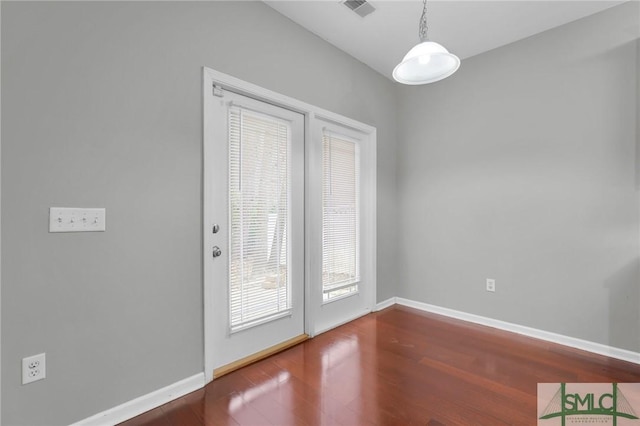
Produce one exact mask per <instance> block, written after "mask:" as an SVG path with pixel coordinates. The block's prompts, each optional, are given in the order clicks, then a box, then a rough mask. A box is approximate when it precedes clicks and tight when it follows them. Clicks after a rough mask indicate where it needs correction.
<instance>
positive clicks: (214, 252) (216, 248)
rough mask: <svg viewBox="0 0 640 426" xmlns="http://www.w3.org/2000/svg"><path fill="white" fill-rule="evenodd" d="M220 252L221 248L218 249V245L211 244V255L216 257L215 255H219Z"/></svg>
mask: <svg viewBox="0 0 640 426" xmlns="http://www.w3.org/2000/svg"><path fill="white" fill-rule="evenodd" d="M221 254H222V250H220V247H218V246H213V257H214V258H216V257H218V256H220V255H221Z"/></svg>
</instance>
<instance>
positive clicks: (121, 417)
mask: <svg viewBox="0 0 640 426" xmlns="http://www.w3.org/2000/svg"><path fill="white" fill-rule="evenodd" d="M204 385H205V383H204V373H198V374H196V375H194V376H191V377H187V378H186V379H183V380H180V381H179V382H176V383H173V384H171V385H169V386H165V387H164V388H162V389H158V390H156V391H154V392H151V393H148V394H146V395H142V396H141V397H139V398H136V399H132V400H131V401H128V402H125V403H124V404H121V405H118V406H117V407H113V408H111V409H109V410H106V411H103V412H101V413H98V414H96V415H95V416H91V417H88V418H86V419H84V420H80V421H79V422H77V423H74V424H73V425H71V426H108V425H115V424H118V423H122V422H124V421H125V420H129V419H131V418H133V417H135V416H138V415H140V414H142V413H144V412H146V411H149V410H151V409H153V408H156V407H159V406H161V405H162V404H166V403H167V402H170V401H173V400H174V399H177V398H180V397H181V396H183V395H186V394H188V393H190V392H193V391H195V390H198V389H200V388H202V387H203V386H204Z"/></svg>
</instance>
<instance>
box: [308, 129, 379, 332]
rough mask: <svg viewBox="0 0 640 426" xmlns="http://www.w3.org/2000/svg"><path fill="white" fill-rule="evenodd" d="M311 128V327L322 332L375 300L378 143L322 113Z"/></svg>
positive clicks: (366, 309)
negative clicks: (323, 116)
mask: <svg viewBox="0 0 640 426" xmlns="http://www.w3.org/2000/svg"><path fill="white" fill-rule="evenodd" d="M312 134H313V138H312V146H311V147H310V149H309V151H310V164H313V165H314V167H312V168H311V169H312V170H311V172H310V176H309V177H310V185H309V186H310V191H309V198H310V199H311V202H310V207H309V208H310V210H311V212H310V213H311V215H310V218H311V220H310V221H309V223H310V229H309V230H308V232H309V233H310V234H312V238H311V240H312V242H311V243H309V244H308V246H309V259H308V264H309V270H310V272H311V273H310V275H309V278H310V281H311V283H312V284H311V286H310V290H311V293H312V295H311V298H310V311H311V315H312V317H313V327H311V330H313V334H318V333H322V332H324V331H326V330H328V329H331V328H333V327H336V326H338V325H340V324H343V323H345V322H348V321H351V320H353V319H355V318H357V317H360V316H362V315H364V314H366V313H368V312H370V311H371V309H372V306H373V301H374V298H375V294H374V291H375V275H374V273H373V271H375V261H374V259H375V229H374V227H375V157H372V154H375V146H373V147H372V146H371V145H372V143H371V139H370V135H368V134H366V133H364V132H361V131H358V130H356V129H354V128H351V127H348V126H345V125H341V124H338V123H335V122H332V121H328V120H323V119H321V118H317V119H316V122H315V125H314V128H313V132H312ZM372 193H373V196H372ZM314 235H315V236H314Z"/></svg>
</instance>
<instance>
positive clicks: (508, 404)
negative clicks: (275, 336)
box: [122, 305, 640, 426]
mask: <svg viewBox="0 0 640 426" xmlns="http://www.w3.org/2000/svg"><path fill="white" fill-rule="evenodd" d="M538 382H547V383H550V382H551V383H555V382H568V383H573V382H587V383H589V382H621V383H623V382H640V365H636V364H632V363H628V362H624V361H619V360H615V359H611V358H607V357H604V356H600V355H594V354H591V353H588V352H583V351H580V350H577V349H572V348H568V347H565V346H560V345H556V344H553V343H548V342H545V341H541V340H536V339H532V338H528V337H524V336H521V335H517V334H512V333H508V332H504V331H500V330H496V329H493V328H488V327H483V326H480V325H476V324H471V323H467V322H463V321H458V320H454V319H450V318H447V317H442V316H439V315H435V314H429V313H424V312H421V311H417V310H414V309H411V308H406V307H402V306H399V305H395V306H393V307H391V308H388V309H385V310H384V311H380V312H377V313H373V314H370V315H367V316H366V317H363V318H360V319H358V320H356V321H353V322H351V323H349V324H346V325H344V326H342V327H339V328H337V329H334V330H332V331H329V332H327V333H324V334H321V335H319V336H317V337H316V338H314V339H311V340H308V341H306V342H304V343H302V344H300V345H298V346H296V347H293V348H291V349H289V350H287V351H285V352H282V353H280V354H277V355H274V356H272V357H270V358H267V359H265V360H262V361H260V362H257V363H255V364H252V365H250V366H248V367H245V368H243V369H241V370H238V371H235V372H233V373H230V374H228V375H226V376H223V377H221V378H219V379H217V380H214V381H213V382H212V383H210V384H209V385H207V386H206V387H205V388H204V389H201V390H199V391H196V392H193V393H191V394H189V395H186V396H184V397H182V398H179V399H177V400H176V401H173V402H170V403H168V404H166V405H164V406H162V407H159V408H157V409H155V410H152V411H149V412H147V413H145V414H142V415H140V416H138V417H136V418H134V419H131V420H129V421H127V422H125V423H122V425H123V426H141V425H148V426H151V425H163V426H178V425H180V426H185V425H251V426H253V425H278V426H280V425H358V426H360V425H429V426H436V425H474V426H475V425H491V426H497V425H535V424H536V413H537V412H536V401H537V399H536V389H537V383H538Z"/></svg>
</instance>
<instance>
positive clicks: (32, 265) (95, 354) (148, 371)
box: [1, 1, 397, 425]
mask: <svg viewBox="0 0 640 426" xmlns="http://www.w3.org/2000/svg"><path fill="white" fill-rule="evenodd" d="M1 7H2V95H3V96H2V112H3V116H2V150H3V152H2V168H1V170H2V231H3V232H2V293H3V294H2V311H1V312H2V363H3V364H2V397H3V404H2V405H3V413H2V414H3V418H2V424H5V425H17V424H21V425H44V424H46V425H54V424H65V423H70V422H73V421H77V420H80V419H82V418H85V417H87V416H90V415H93V414H95V413H97V412H100V411H102V410H105V409H108V408H111V407H113V406H115V405H118V404H121V403H123V402H125V401H128V400H130V399H133V398H135V397H138V396H140V395H143V394H146V393H148V392H151V391H154V390H156V389H159V388H161V387H163V386H166V385H168V384H171V383H173V382H175V381H178V380H181V379H183V378H185V377H188V376H191V375H193V374H196V373H198V372H201V371H202V370H203V336H202V334H203V330H202V325H203V324H202V322H203V310H202V305H203V300H202V272H201V270H202V265H201V263H202V261H201V241H202V240H201V222H202V214H201V209H202V203H201V191H202V185H201V179H202V165H201V163H202V155H201V150H202V131H201V126H202V119H201V114H202V100H201V97H202V95H201V90H202V88H201V85H202V83H201V81H202V77H201V73H202V66H203V65H206V66H209V67H212V68H214V69H217V70H219V71H222V72H225V73H229V74H232V75H234V76H236V77H238V78H241V79H245V80H248V81H250V82H252V83H255V84H258V85H261V86H263V87H266V88H268V89H271V90H274V91H277V92H280V93H283V94H285V95H288V96H292V97H294V98H297V99H300V100H303V101H305V102H308V103H311V104H314V105H317V106H319V107H322V108H325V109H328V110H331V111H334V112H337V113H340V114H343V115H346V116H348V117H351V118H354V119H356V120H360V121H363V122H365V123H368V124H371V125H373V126H376V127H377V129H378V170H377V172H378V185H379V186H378V220H379V223H380V224H383V225H384V226H380V228H379V230H378V237H379V240H380V241H384V242H385V244H380V245H379V251H378V259H379V264H378V300H384V299H386V298H388V297H391V296H393V295H394V291H395V290H394V285H395V284H396V282H397V280H396V273H395V259H396V258H395V253H396V250H395V239H394V238H395V235H396V227H395V225H394V224H395V217H396V211H395V209H396V200H395V197H396V192H395V187H396V184H395V163H396V161H395V136H396V122H395V120H396V115H395V110H394V103H395V95H396V92H395V88H394V85H393V84H392V83H391V82H390V81H388V80H387V79H385V78H384V77H383V76H381V75H379V74H377V73H375V72H373V71H372V70H371V69H369V68H368V67H366V66H364V65H363V64H362V63H360V62H358V61H356V60H354V59H352V58H351V57H349V56H347V55H346V54H344V53H342V52H341V51H339V50H337V49H335V48H334V47H332V46H330V45H329V44H327V43H326V42H324V41H322V40H320V39H319V38H317V37H315V36H313V35H312V34H310V33H309V32H307V31H305V30H303V29H302V28H300V27H299V26H297V25H295V24H294V23H292V22H291V21H289V20H288V19H286V18H284V17H282V16H281V15H279V14H278V13H276V12H275V11H273V10H272V9H270V8H269V7H267V6H265V5H264V4H262V3H249V2H237V3H229V2H179V3H164V2H160V3H148V2H136V3H124V2H108V3H94V2H66V3H51V2H43V3H31V2H20V3H17V2H15V3H12V2H4V1H3V2H2V6H1ZM50 206H86V207H106V209H107V232H105V233H88V234H49V233H48V232H47V231H48V225H47V223H48V222H47V221H48V208H49V207H50ZM40 352H46V353H47V364H48V365H47V379H46V380H44V381H42V382H38V383H34V384H31V385H28V386H22V385H21V384H20V383H21V381H20V359H21V358H22V357H24V356H27V355H32V354H37V353H40Z"/></svg>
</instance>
